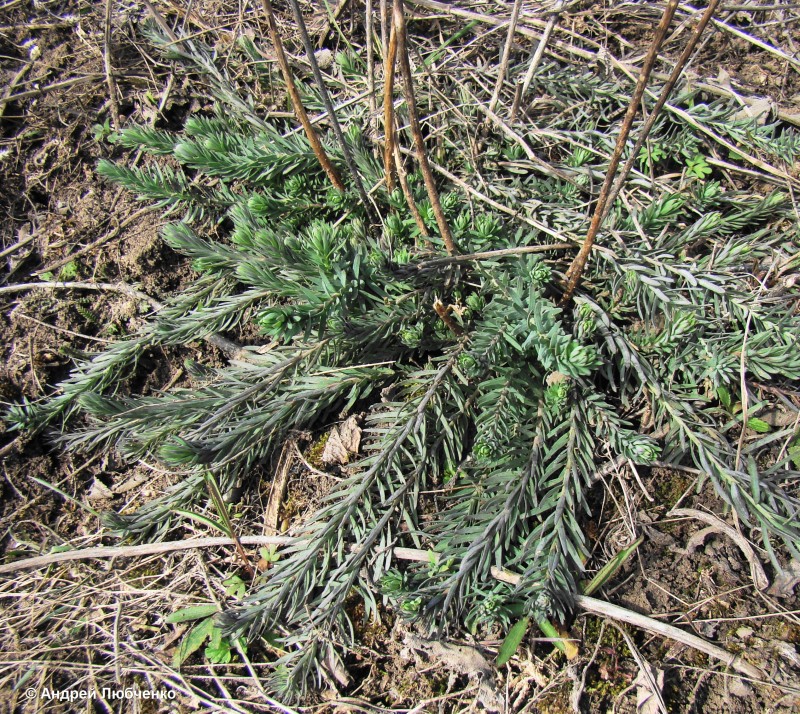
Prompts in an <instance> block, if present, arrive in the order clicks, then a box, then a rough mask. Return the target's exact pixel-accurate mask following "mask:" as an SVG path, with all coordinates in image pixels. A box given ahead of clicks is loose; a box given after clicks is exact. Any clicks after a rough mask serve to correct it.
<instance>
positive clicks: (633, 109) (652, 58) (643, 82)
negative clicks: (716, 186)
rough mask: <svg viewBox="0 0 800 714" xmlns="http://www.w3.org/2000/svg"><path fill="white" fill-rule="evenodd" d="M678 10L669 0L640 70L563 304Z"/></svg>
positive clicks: (596, 227) (579, 269)
mask: <svg viewBox="0 0 800 714" xmlns="http://www.w3.org/2000/svg"><path fill="white" fill-rule="evenodd" d="M677 9H678V0H669V2H668V3H667V6H666V7H665V8H664V14H663V15H662V16H661V22H660V23H659V25H658V28H657V29H656V34H655V37H653V42H652V43H651V45H650V49H649V50H648V52H647V56H646V57H645V60H644V65H643V66H642V69H641V71H640V72H639V78H638V80H637V82H636V89H635V90H634V92H633V96H632V97H631V101H630V104H629V105H628V110H627V111H626V112H625V118H624V119H623V120H622V126H621V127H620V131H619V136H618V137H617V143H616V146H615V147H614V153H613V154H612V155H611V162H610V163H609V165H608V170H607V171H606V178H605V181H604V182H603V187H602V189H601V190H600V195H599V197H598V199H597V203H596V205H595V209H594V215H593V216H592V222H591V224H590V225H589V231H588V233H587V234H586V238H585V239H584V242H583V246H582V247H581V249H580V251H579V252H578V255H576V256H575V259H574V260H573V261H572V265H570V267H569V269H568V270H567V273H566V276H565V278H566V285H565V288H564V295H563V296H562V298H561V302H560V304H561V305H562V306H564V305H566V304H567V303H569V301H570V300H571V299H572V294H573V293H574V292H575V288H576V287H577V286H578V282H579V281H580V279H581V274H582V273H583V269H584V268H585V267H586V261H587V260H588V259H589V254H590V253H591V251H592V246H593V245H594V239H595V237H596V236H597V232H598V231H599V230H600V223H601V221H602V218H603V215H604V214H605V210H606V204H607V202H608V197H609V193H610V191H611V183H612V181H613V180H614V176H615V174H616V172H617V167H618V166H619V162H620V159H621V158H622V151H623V149H624V148H625V142H626V141H627V140H628V134H629V133H630V131H631V127H632V126H633V120H634V118H635V117H636V113H637V112H638V110H639V104H640V103H641V101H642V96H643V95H644V90H645V88H646V87H647V80H648V79H649V78H650V72H651V71H652V69H653V65H654V64H655V62H656V59H657V57H658V51H659V49H661V44H662V42H663V41H664V37H666V34H667V30H668V29H669V26H670V23H671V22H672V18H673V16H674V15H675V11H676V10H677Z"/></svg>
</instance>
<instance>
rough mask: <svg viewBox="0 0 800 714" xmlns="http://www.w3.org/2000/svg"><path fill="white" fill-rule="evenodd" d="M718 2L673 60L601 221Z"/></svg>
mask: <svg viewBox="0 0 800 714" xmlns="http://www.w3.org/2000/svg"><path fill="white" fill-rule="evenodd" d="M719 2H720V0H711V2H709V3H708V7H707V8H706V10H705V12H704V13H703V16H702V17H701V18H700V21H699V22H698V23H697V25H696V26H695V28H694V30H693V31H692V34H691V36H690V37H689V41H688V42H687V43H686V47H684V49H683V52H682V53H681V56H680V57H679V58H678V60H677V61H676V62H675V67H674V68H673V70H672V74H670V76H669V78H668V79H667V83H666V84H665V85H664V87H663V88H662V89H661V94H660V95H659V97H658V100H657V101H656V104H655V106H654V107H653V109H652V110H651V111H650V115H649V116H648V117H647V121H646V122H645V124H644V126H643V127H642V130H641V131H640V132H639V138H638V139H637V140H636V144H634V147H633V150H632V151H631V153H630V156H628V159H627V161H626V162H625V165H624V166H623V167H622V171H620V174H619V176H618V177H617V180H616V182H615V183H614V186H613V188H612V189H611V192H610V193H609V196H608V200H607V202H606V207H605V210H604V211H603V215H602V217H601V219H600V220H601V222H602V221H603V220H605V218H606V217H607V216H608V213H609V211H610V210H611V207H612V206H613V205H614V201H615V200H616V198H617V196H618V195H619V192H620V191H621V190H622V185H623V184H624V183H625V179H626V178H627V177H628V174H629V173H630V171H631V169H632V168H633V162H634V161H636V159H637V157H638V156H639V151H640V150H641V148H642V147H643V146H644V142H645V141H646V140H647V137H648V136H649V134H650V130H651V129H652V128H653V125H654V124H655V122H656V119H657V118H658V115H659V113H660V112H661V110H662V109H663V108H664V105H665V104H666V103H667V99H668V98H669V95H670V94H671V93H672V90H673V89H674V88H675V84H676V83H677V81H678V79H679V78H680V76H681V74H682V73H683V68H684V67H685V66H686V63H687V62H688V61H689V57H691V55H692V52H694V48H695V47H696V46H697V42H698V41H699V40H700V36H701V35H702V34H703V31H704V30H705V29H706V26H707V25H708V22H709V20H710V19H711V17H712V16H713V14H714V11H715V10H716V9H717V5H719Z"/></svg>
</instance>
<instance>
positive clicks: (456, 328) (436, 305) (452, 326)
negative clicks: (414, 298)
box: [433, 299, 464, 337]
mask: <svg viewBox="0 0 800 714" xmlns="http://www.w3.org/2000/svg"><path fill="white" fill-rule="evenodd" d="M433 309H434V311H435V312H436V314H437V315H438V316H439V319H440V320H441V321H442V322H443V323H444V324H445V325H447V329H448V330H450V332H452V333H453V334H454V335H455V336H456V337H461V335H463V334H464V330H463V329H462V328H461V325H459V324H458V323H457V322H456V321H455V320H454V319H453V318H452V316H451V315H450V307H449V306H447V305H445V304H444V303H443V302H442V301H441V300H438V299H437V300H434V301H433Z"/></svg>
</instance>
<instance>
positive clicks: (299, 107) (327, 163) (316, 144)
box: [261, 0, 345, 192]
mask: <svg viewBox="0 0 800 714" xmlns="http://www.w3.org/2000/svg"><path fill="white" fill-rule="evenodd" d="M261 4H262V5H263V7H264V12H265V13H266V15H267V24H268V25H269V33H270V38H271V39H272V44H273V46H274V47H275V56H276V57H277V60H278V66H279V67H280V68H281V73H282V74H283V79H284V81H285V82H286V91H287V92H288V93H289V97H290V99H291V100H292V106H293V107H294V113H295V115H296V116H297V120H298V121H299V122H300V123H301V124H302V125H303V129H304V130H305V132H306V136H307V137H308V143H309V144H311V148H312V150H313V151H314V155H315V156H316V157H317V160H318V161H319V163H320V166H322V168H323V170H324V171H325V173H326V174H327V176H328V178H329V179H330V182H331V183H332V184H333V186H334V188H336V190H337V191H342V192H343V191H344V190H345V188H344V184H343V183H342V179H341V177H340V176H339V172H338V171H337V170H336V169H335V168H334V166H333V164H332V163H331V160H330V159H329V158H328V155H327V154H326V153H325V149H324V148H323V147H322V143H321V142H320V140H319V137H318V136H317V132H316V131H314V127H312V126H311V122H310V121H309V119H308V113H307V112H306V108H305V107H304V106H303V100H302V99H301V98H300V92H298V91H297V85H296V84H295V82H294V77H293V76H292V71H291V69H289V62H288V60H287V59H286V53H285V52H284V50H283V42H282V41H281V36H280V32H279V31H278V21H277V20H276V19H275V12H274V11H273V9H272V3H271V2H270V0H261ZM311 54H312V55H313V52H312V53H311Z"/></svg>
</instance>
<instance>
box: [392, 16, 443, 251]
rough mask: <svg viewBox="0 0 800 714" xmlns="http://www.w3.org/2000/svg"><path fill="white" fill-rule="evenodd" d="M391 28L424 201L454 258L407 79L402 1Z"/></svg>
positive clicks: (411, 83) (408, 66)
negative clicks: (425, 196) (425, 191)
mask: <svg viewBox="0 0 800 714" xmlns="http://www.w3.org/2000/svg"><path fill="white" fill-rule="evenodd" d="M394 26H395V27H396V31H397V53H398V56H399V60H400V73H401V74H402V76H403V90H404V94H405V97H406V106H407V107H408V119H409V125H410V128H411V135H412V136H413V137H414V146H415V148H416V150H417V161H419V167H420V170H421V171H422V178H423V180H424V182H425V189H426V190H427V192H428V198H429V199H430V202H431V206H432V207H433V213H434V215H435V216H436V224H437V225H438V226H439V232H440V233H441V235H442V240H443V241H444V245H445V248H446V249H447V252H448V254H449V255H455V254H456V253H457V252H458V251H457V250H456V245H455V243H454V242H453V234H452V233H451V232H450V226H449V225H448V224H447V219H446V218H445V217H444V211H443V210H442V204H441V202H440V201H439V192H438V191H437V190H436V183H435V182H434V180H433V173H432V172H431V167H430V164H429V163H428V157H427V155H426V153H425V142H424V140H423V138H422V130H421V128H420V123H419V115H418V114H417V106H416V102H415V99H414V78H413V77H412V75H411V64H410V62H409V61H408V47H407V45H406V21H405V8H404V7H403V0H394Z"/></svg>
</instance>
